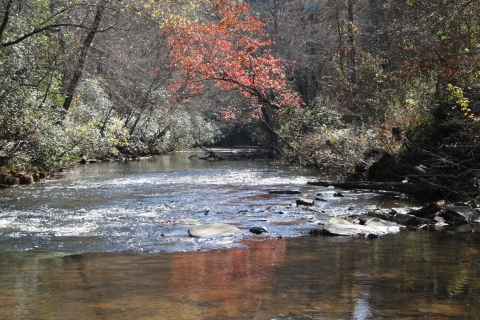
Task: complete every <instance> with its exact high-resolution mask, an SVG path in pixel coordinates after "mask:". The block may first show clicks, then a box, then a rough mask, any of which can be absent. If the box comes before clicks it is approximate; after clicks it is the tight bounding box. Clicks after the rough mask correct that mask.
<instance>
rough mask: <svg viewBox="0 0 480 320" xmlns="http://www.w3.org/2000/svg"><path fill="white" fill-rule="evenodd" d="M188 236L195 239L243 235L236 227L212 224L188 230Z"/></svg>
mask: <svg viewBox="0 0 480 320" xmlns="http://www.w3.org/2000/svg"><path fill="white" fill-rule="evenodd" d="M188 234H189V235H190V236H191V237H196V238H210V237H228V236H234V235H235V234H243V231H242V230H240V229H238V228H237V227H234V226H231V225H229V224H225V223H213V224H205V225H201V226H196V227H192V228H190V229H188Z"/></svg>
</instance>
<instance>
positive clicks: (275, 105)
mask: <svg viewBox="0 0 480 320" xmlns="http://www.w3.org/2000/svg"><path fill="white" fill-rule="evenodd" d="M214 3H215V5H214V7H215V8H216V13H215V14H216V17H217V20H216V21H208V22H205V23H203V24H200V23H186V24H182V25H178V26H172V27H170V28H169V32H170V35H169V44H170V46H171V52H170V56H171V57H172V66H173V67H174V68H175V70H176V72H175V73H174V80H173V81H171V83H170V86H169V88H170V91H171V92H172V93H173V94H174V95H175V96H176V97H177V98H180V99H188V98H189V97H191V96H194V95H198V94H199V93H200V92H202V91H203V90H204V89H205V83H206V82H214V83H215V85H216V86H217V87H218V88H220V89H222V90H237V91H239V92H241V93H242V94H243V95H244V97H245V98H246V99H248V101H249V103H250V105H249V108H248V109H249V111H253V116H254V117H256V118H257V119H258V120H259V121H260V124H261V126H262V127H263V128H264V129H265V130H266V132H267V133H268V134H269V136H270V138H271V139H272V140H273V141H275V142H279V141H278V136H277V135H276V133H275V131H274V130H273V126H274V119H273V118H274V114H275V112H276V111H279V110H281V109H282V108H284V107H286V106H289V105H294V106H299V105H300V103H301V101H300V99H299V98H298V96H297V94H296V93H295V92H294V91H293V90H292V88H291V87H290V85H289V83H288V81H287V75H286V73H285V69H284V64H285V63H286V62H285V61H284V60H282V59H281V58H275V57H273V55H272V54H271V52H270V50H269V49H268V48H269V46H270V45H271V44H272V42H271V41H270V40H269V39H268V36H267V34H266V33H265V32H264V28H265V26H266V21H263V20H261V19H259V18H258V17H256V16H250V15H249V14H248V11H249V5H248V4H238V3H234V2H232V3H230V2H227V1H225V0H219V1H216V2H214Z"/></svg>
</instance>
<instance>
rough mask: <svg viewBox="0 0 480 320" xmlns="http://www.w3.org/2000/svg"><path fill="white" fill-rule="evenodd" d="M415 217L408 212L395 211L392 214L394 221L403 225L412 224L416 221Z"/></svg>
mask: <svg viewBox="0 0 480 320" xmlns="http://www.w3.org/2000/svg"><path fill="white" fill-rule="evenodd" d="M416 219H417V218H416V217H415V216H414V215H411V214H408V213H397V214H395V215H394V216H393V221H394V222H396V223H398V224H403V225H405V226H408V225H410V224H413V223H414V222H415V221H416Z"/></svg>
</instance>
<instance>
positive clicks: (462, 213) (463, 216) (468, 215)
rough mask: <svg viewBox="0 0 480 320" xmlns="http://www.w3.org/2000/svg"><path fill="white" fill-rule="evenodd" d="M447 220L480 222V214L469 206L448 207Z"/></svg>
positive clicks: (455, 205)
mask: <svg viewBox="0 0 480 320" xmlns="http://www.w3.org/2000/svg"><path fill="white" fill-rule="evenodd" d="M445 215H446V218H447V219H450V220H454V221H458V220H465V221H467V222H480V214H479V212H478V211H477V210H475V209H472V208H471V207H470V206H469V205H467V204H458V203H457V204H451V205H448V206H447V208H446V212H445Z"/></svg>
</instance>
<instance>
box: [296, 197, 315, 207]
mask: <svg viewBox="0 0 480 320" xmlns="http://www.w3.org/2000/svg"><path fill="white" fill-rule="evenodd" d="M313 204H314V201H313V200H311V199H305V198H302V199H297V206H313Z"/></svg>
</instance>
